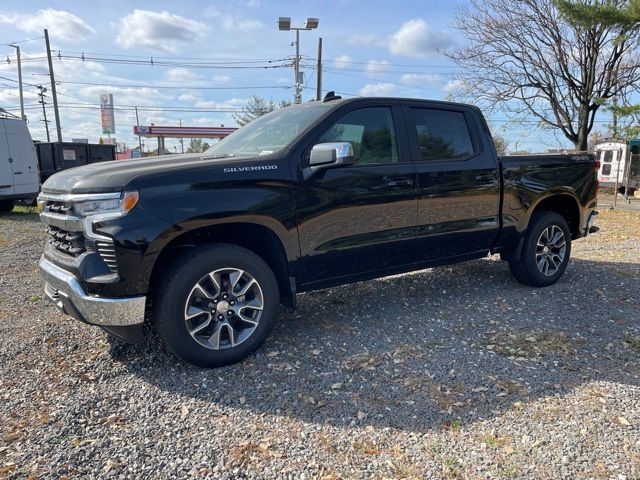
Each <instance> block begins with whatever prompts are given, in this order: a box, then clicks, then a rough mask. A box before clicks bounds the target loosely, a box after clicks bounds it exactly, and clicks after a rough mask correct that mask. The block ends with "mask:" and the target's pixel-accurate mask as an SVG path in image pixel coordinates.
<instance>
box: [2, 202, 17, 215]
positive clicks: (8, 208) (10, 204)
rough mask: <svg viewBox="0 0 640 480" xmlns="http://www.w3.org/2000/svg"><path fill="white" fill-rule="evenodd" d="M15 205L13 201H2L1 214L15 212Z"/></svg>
mask: <svg viewBox="0 0 640 480" xmlns="http://www.w3.org/2000/svg"><path fill="white" fill-rule="evenodd" d="M14 206H15V203H14V201H13V200H0V213H7V212H10V211H11V210H13V207H14Z"/></svg>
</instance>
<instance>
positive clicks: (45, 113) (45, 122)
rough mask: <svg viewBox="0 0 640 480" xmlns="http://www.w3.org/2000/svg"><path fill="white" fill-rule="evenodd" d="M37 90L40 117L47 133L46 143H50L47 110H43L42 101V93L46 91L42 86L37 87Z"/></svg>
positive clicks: (43, 103) (43, 104)
mask: <svg viewBox="0 0 640 480" xmlns="http://www.w3.org/2000/svg"><path fill="white" fill-rule="evenodd" d="M38 90H40V92H39V93H38V96H39V97H40V101H39V102H38V103H41V104H42V117H43V120H42V121H43V122H44V128H45V130H46V131H47V142H50V141H51V137H50V136H49V120H47V109H46V108H45V104H46V102H45V101H44V92H46V91H47V89H46V88H45V87H43V86H42V85H38Z"/></svg>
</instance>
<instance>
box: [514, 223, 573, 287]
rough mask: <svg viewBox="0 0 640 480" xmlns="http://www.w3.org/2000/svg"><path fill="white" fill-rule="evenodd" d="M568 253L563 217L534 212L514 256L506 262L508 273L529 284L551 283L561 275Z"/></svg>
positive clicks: (568, 240)
mask: <svg viewBox="0 0 640 480" xmlns="http://www.w3.org/2000/svg"><path fill="white" fill-rule="evenodd" d="M570 254H571V232H570V230H569V225H567V221H566V220H565V219H564V217H562V216H561V215H558V214H557V213H554V212H537V213H534V214H533V216H532V217H531V220H530V222H529V228H528V229H527V233H526V236H525V239H524V244H523V246H522V252H521V255H520V258H519V259H518V260H512V261H510V262H509V269H510V270H511V273H512V275H513V276H514V277H515V278H516V280H518V281H519V282H520V283H522V284H524V285H530V286H533V287H547V286H549V285H553V284H554V283H556V282H557V281H558V279H559V278H560V277H561V276H562V274H563V273H564V271H565V269H566V268H567V264H568V263H569V256H570Z"/></svg>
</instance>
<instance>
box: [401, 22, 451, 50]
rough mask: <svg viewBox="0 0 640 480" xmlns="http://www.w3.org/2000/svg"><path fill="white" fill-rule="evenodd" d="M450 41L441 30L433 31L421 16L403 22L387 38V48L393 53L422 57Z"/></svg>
mask: <svg viewBox="0 0 640 480" xmlns="http://www.w3.org/2000/svg"><path fill="white" fill-rule="evenodd" d="M450 43H451V40H450V39H449V37H448V36H447V35H446V34H444V33H443V32H437V31H434V30H433V29H432V28H431V27H430V26H429V25H428V24H427V22H425V21H424V20H423V19H421V18H415V19H413V20H409V21H408V22H406V23H404V24H403V25H402V26H401V27H400V30H398V31H397V32H396V33H394V34H393V35H392V36H391V39H390V40H389V50H390V51H391V53H393V54H395V55H404V56H406V57H413V58H424V57H429V56H431V55H433V54H435V53H437V52H438V50H440V49H442V48H445V47H447V46H448V45H449V44H450Z"/></svg>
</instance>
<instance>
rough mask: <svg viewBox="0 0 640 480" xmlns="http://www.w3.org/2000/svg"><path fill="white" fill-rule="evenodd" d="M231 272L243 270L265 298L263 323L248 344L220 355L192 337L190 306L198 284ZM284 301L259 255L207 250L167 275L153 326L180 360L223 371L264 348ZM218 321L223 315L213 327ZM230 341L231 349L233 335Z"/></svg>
mask: <svg viewBox="0 0 640 480" xmlns="http://www.w3.org/2000/svg"><path fill="white" fill-rule="evenodd" d="M227 268H233V269H240V270H243V271H244V272H246V273H247V274H248V275H250V276H251V277H253V279H254V280H255V281H256V282H257V284H258V288H259V289H260V292H261V294H262V303H263V306H262V307H263V308H262V311H261V314H260V317H259V321H258V322H257V325H256V326H255V329H254V330H253V332H252V333H250V334H249V336H248V338H246V339H245V340H243V341H242V342H241V343H239V344H238V345H236V346H228V347H227V348H222V349H217V350H215V349H213V348H207V347H206V346H203V345H202V344H201V343H199V342H198V341H197V340H196V339H195V337H192V336H191V334H190V333H189V330H188V327H187V321H186V320H185V312H186V308H187V307H186V303H187V301H188V300H190V299H191V298H192V297H191V295H192V291H193V289H194V287H195V286H196V284H199V282H200V281H201V280H202V279H203V278H205V277H206V276H207V275H209V273H210V272H214V271H217V270H221V269H227ZM221 290H222V289H221ZM220 298H222V297H221V295H220ZM278 299H279V292H278V283H277V281H276V278H275V276H274V275H273V272H272V271H271V269H270V268H269V266H268V265H267V263H266V262H265V261H264V260H263V259H262V258H260V257H259V256H258V255H256V254H255V253H253V252H251V251H250V250H247V249H245V248H242V247H239V246H236V245H230V244H223V243H218V244H211V245H205V246H201V247H199V248H197V249H195V250H191V251H189V252H188V253H185V254H183V255H182V256H181V257H179V258H178V259H176V260H175V261H174V263H173V264H172V265H171V266H170V268H169V269H168V270H167V271H166V272H165V274H164V275H163V278H162V279H161V281H160V282H159V286H158V287H157V288H156V292H154V293H153V321H154V323H155V326H156V330H157V332H158V335H159V337H160V339H161V340H162V341H163V342H164V344H165V345H166V346H167V348H168V349H169V350H170V351H172V352H173V353H174V354H176V355H177V356H178V357H180V358H182V359H183V360H185V361H187V362H189V363H192V364H194V365H198V366H201V367H206V368H212V367H220V366H223V365H229V364H232V363H236V362H239V361H240V360H242V359H244V358H246V357H247V356H248V355H249V354H251V353H252V352H253V351H255V350H256V349H258V348H259V347H260V346H261V345H262V344H263V343H264V341H265V340H266V339H267V337H268V336H269V334H270V333H271V330H272V329H273V326H274V323H275V316H276V313H277V309H278ZM216 302H218V299H217V298H216ZM238 313H239V312H236V315H237V314H238ZM217 317H218V312H216V311H215V308H214V309H213V317H212V318H213V319H212V320H210V322H212V323H211V324H212V325H214V324H216V323H217V320H216V318H217ZM236 319H237V316H236ZM225 320H226V317H225ZM228 321H229V322H231V320H228ZM203 323H204V322H203ZM242 325H245V324H244V323H242ZM205 330H206V329H205ZM227 335H228V339H227V340H228V343H230V334H229V331H228V330H227ZM218 343H219V344H220V341H218Z"/></svg>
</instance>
